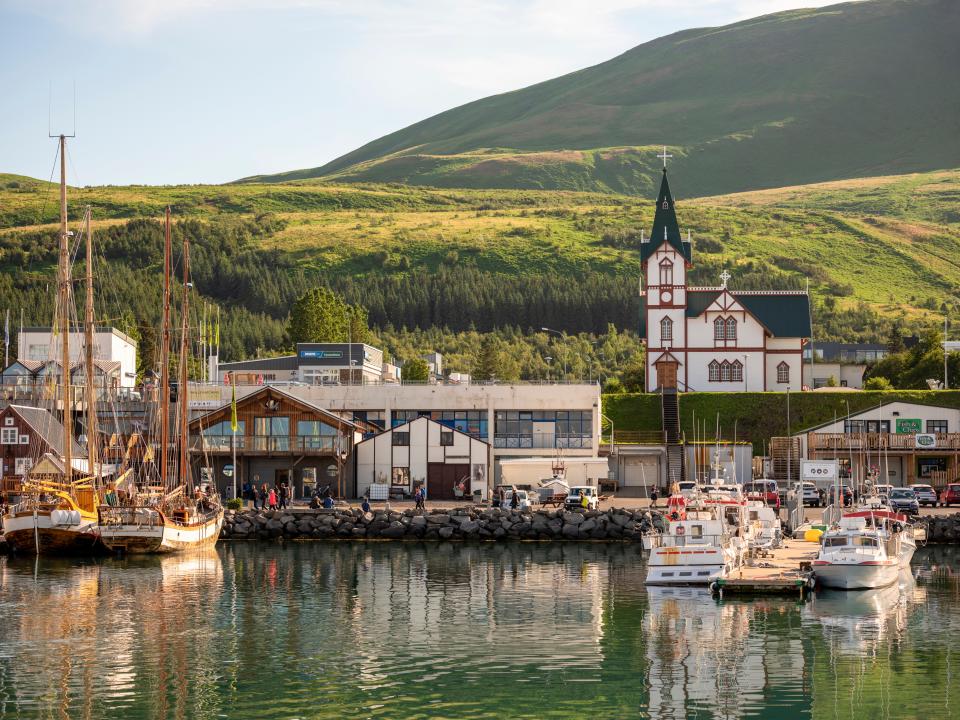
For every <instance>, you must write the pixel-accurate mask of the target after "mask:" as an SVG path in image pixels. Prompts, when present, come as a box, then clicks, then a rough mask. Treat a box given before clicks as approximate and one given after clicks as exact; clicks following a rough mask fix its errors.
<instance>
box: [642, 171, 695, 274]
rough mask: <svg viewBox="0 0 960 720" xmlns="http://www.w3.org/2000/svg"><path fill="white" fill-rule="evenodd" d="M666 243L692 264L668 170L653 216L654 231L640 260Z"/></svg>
mask: <svg viewBox="0 0 960 720" xmlns="http://www.w3.org/2000/svg"><path fill="white" fill-rule="evenodd" d="M664 242H668V243H670V244H671V245H672V246H673V247H674V248H675V249H676V250H677V252H679V253H680V254H681V255H683V257H684V259H686V261H687V262H690V260H691V254H690V244H689V243H685V242H684V241H683V238H682V237H681V236H680V226H679V224H677V212H676V208H675V207H674V203H673V195H671V194H670V184H669V183H668V182H667V169H666V168H664V169H663V180H661V181H660V192H659V193H658V194H657V212H656V214H655V215H654V216H653V230H651V231H650V240H649V242H645V243H643V245H642V246H641V248H640V259H641V260H646V259H647V258H648V257H650V255H652V254H653V253H654V252H655V251H656V250H657V249H658V248H659V247H660V246H661V245H663V243H664Z"/></svg>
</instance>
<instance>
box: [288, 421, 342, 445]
mask: <svg viewBox="0 0 960 720" xmlns="http://www.w3.org/2000/svg"><path fill="white" fill-rule="evenodd" d="M297 435H298V436H299V438H300V440H299V443H300V446H301V447H303V448H304V449H310V450H331V451H332V450H334V449H335V447H334V446H335V444H336V436H337V429H336V428H335V427H334V426H333V425H328V424H327V423H325V422H321V421H320V420H299V421H298V422H297Z"/></svg>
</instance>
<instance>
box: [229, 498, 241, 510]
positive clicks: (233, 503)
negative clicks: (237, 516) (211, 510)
mask: <svg viewBox="0 0 960 720" xmlns="http://www.w3.org/2000/svg"><path fill="white" fill-rule="evenodd" d="M242 509H243V499H241V498H230V499H229V500H227V510H242Z"/></svg>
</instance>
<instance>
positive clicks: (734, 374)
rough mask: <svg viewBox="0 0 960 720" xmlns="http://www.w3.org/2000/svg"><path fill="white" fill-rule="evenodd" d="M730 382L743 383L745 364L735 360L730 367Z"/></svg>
mask: <svg viewBox="0 0 960 720" xmlns="http://www.w3.org/2000/svg"><path fill="white" fill-rule="evenodd" d="M730 381H731V382H743V363H742V362H740V361H739V360H734V361H733V363H731V365H730Z"/></svg>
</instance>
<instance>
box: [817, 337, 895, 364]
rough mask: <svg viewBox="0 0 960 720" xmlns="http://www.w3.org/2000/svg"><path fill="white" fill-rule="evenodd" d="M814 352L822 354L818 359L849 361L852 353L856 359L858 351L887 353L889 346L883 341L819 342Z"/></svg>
mask: <svg viewBox="0 0 960 720" xmlns="http://www.w3.org/2000/svg"><path fill="white" fill-rule="evenodd" d="M814 352H817V353H819V354H820V357H818V358H817V359H818V360H823V361H824V362H834V361H848V360H850V359H851V358H850V356H851V355H853V356H854V359H856V354H857V353H868V352H869V353H880V352H882V353H887V352H888V348H887V346H886V345H884V344H882V343H841V342H817V343H815V344H814Z"/></svg>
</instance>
